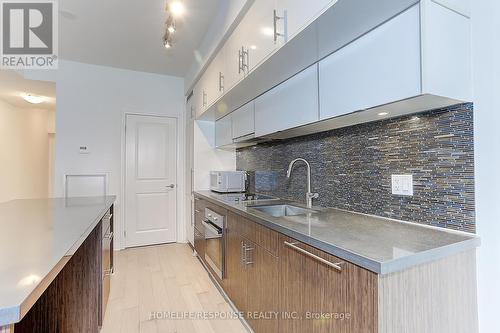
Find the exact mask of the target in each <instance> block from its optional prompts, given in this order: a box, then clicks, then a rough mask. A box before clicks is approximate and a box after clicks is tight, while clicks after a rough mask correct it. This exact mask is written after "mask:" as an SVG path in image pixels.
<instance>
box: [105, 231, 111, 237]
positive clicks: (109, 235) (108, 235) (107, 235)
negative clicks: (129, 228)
mask: <svg viewBox="0 0 500 333" xmlns="http://www.w3.org/2000/svg"><path fill="white" fill-rule="evenodd" d="M104 238H106V239H113V232H112V231H111V232H110V233H109V234H106V235H104Z"/></svg>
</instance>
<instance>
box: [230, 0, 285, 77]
mask: <svg viewBox="0 0 500 333" xmlns="http://www.w3.org/2000/svg"><path fill="white" fill-rule="evenodd" d="M275 9H276V1H275V0H255V2H254V3H253V5H252V6H251V7H250V9H249V10H248V12H247V14H246V15H245V17H244V18H243V20H242V21H241V22H240V28H241V33H242V39H243V44H242V45H243V47H244V51H245V52H248V54H245V56H244V59H243V60H244V64H245V66H248V71H251V70H252V69H253V68H255V67H256V66H258V65H259V64H260V63H261V62H262V61H263V60H264V59H265V58H267V57H268V56H269V55H270V54H271V53H272V52H273V51H274V50H275V49H276V48H278V47H279V45H281V44H283V42H284V39H283V37H279V36H277V38H276V42H275V41H274V34H275V28H274V10H275ZM282 27H283V20H278V21H277V22H276V32H277V33H280V31H281V30H283V28H282Z"/></svg>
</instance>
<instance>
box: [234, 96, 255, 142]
mask: <svg viewBox="0 0 500 333" xmlns="http://www.w3.org/2000/svg"><path fill="white" fill-rule="evenodd" d="M231 116H232V129H233V139H235V140H237V139H239V138H242V137H245V136H247V135H250V134H254V133H255V103H254V102H253V101H251V102H249V103H247V104H245V105H243V106H242V107H241V108H239V109H237V110H236V111H234V112H233V113H231Z"/></svg>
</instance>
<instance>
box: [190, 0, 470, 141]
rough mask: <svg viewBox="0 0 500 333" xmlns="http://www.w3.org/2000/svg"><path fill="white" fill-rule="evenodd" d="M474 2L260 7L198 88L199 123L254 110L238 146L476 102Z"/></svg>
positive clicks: (328, 0)
mask: <svg viewBox="0 0 500 333" xmlns="http://www.w3.org/2000/svg"><path fill="white" fill-rule="evenodd" d="M468 2H469V1H468V0H457V1H448V0H378V1H375V2H374V1H369V0H315V1H308V2H306V1H300V0H271V1H265V0H255V1H254V2H253V3H252V5H251V6H250V7H249V9H248V12H247V13H246V15H245V16H244V17H243V19H242V20H241V22H240V23H239V24H238V26H237V28H236V29H235V30H234V31H233V33H232V34H231V36H230V37H229V39H228V40H227V41H226V43H225V44H224V46H223V48H222V49H221V51H220V52H219V54H217V56H216V57H214V60H213V62H212V64H210V66H209V68H208V70H207V71H206V72H205V74H204V75H203V76H202V77H201V79H200V80H199V82H198V83H197V84H196V87H195V105H199V106H197V107H196V110H197V113H196V114H197V117H198V118H200V115H201V114H203V119H205V120H217V119H220V118H222V117H224V116H225V115H227V114H231V112H233V113H235V118H234V119H235V120H236V119H252V115H253V112H254V113H255V126H254V132H255V134H254V135H252V136H250V135H249V134H252V132H251V128H250V127H251V126H250V125H249V126H250V127H249V128H247V127H246V126H242V127H241V128H239V127H238V126H240V125H239V124H242V122H241V121H239V122H238V123H236V122H233V124H232V125H231V126H230V128H231V132H232V133H231V135H230V136H231V137H232V139H233V140H232V144H233V146H234V143H236V142H237V143H238V144H241V143H242V142H241V138H242V137H244V139H243V140H246V143H249V141H248V140H250V139H251V140H252V143H255V142H256V141H257V140H254V139H255V138H259V137H260V138H262V137H264V138H266V139H268V138H273V139H281V138H289V137H293V136H297V135H306V134H310V133H315V132H321V131H326V130H331V129H334V128H340V127H345V126H351V125H354V124H359V123H363V122H369V121H374V120H378V119H381V118H380V117H386V118H388V117H397V116H401V115H408V114H412V113H416V112H422V111H426V110H431V109H436V108H443V107H447V106H450V105H454V104H458V103H463V102H470V101H471V99H472V79H471V42H470V39H471V31H470V30H471V23H470V13H469V11H468V10H467V8H468V6H467V3H468ZM250 102H253V103H254V105H255V110H254V111H253V108H245V107H244V106H245V105H247V106H248V105H249V104H248V103H250ZM240 108H241V109H240ZM238 109H240V110H238ZM206 110H207V111H208V112H205V111H206ZM236 110H238V111H237V113H236ZM244 110H247V111H244ZM249 110H251V111H249ZM244 112H250V113H249V114H244ZM250 124H251V123H250ZM247 135H248V137H246V136H247ZM228 137H229V136H228ZM224 142H229V140H227V141H224Z"/></svg>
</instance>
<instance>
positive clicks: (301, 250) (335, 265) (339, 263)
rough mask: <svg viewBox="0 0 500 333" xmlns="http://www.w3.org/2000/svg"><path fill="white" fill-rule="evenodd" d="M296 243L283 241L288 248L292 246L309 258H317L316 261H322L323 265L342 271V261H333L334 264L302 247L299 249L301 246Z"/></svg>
mask: <svg viewBox="0 0 500 333" xmlns="http://www.w3.org/2000/svg"><path fill="white" fill-rule="evenodd" d="M296 244H297V243H289V242H286V241H285V245H286V246H288V247H290V248H292V249H294V250H297V251H299V252H300V253H303V254H305V255H306V256H308V257H311V258H313V259H315V260H317V261H320V262H322V263H323V264H325V265H327V266H330V267H331V268H334V269H336V270H337V271H339V272H342V267H341V266H340V265H343V264H344V263H343V262H338V263H335V264H334V263H333V262H330V261H328V260H326V259H323V258H321V257H319V256H317V255H315V254H312V253H311V252H308V251H306V250H304V249H301V248H300V247H298V246H297V245H296Z"/></svg>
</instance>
